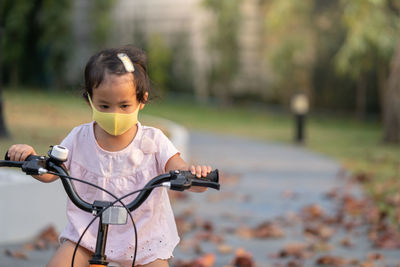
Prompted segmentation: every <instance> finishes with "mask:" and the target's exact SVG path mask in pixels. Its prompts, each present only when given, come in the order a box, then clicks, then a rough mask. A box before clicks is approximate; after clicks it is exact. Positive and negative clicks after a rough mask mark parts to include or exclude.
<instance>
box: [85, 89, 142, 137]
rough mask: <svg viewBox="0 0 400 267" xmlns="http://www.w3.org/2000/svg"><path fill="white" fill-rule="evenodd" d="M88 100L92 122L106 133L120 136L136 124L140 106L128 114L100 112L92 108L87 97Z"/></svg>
mask: <svg viewBox="0 0 400 267" xmlns="http://www.w3.org/2000/svg"><path fill="white" fill-rule="evenodd" d="M88 98H89V102H90V106H91V107H92V111H93V120H94V121H96V122H97V123H98V124H99V126H100V127H101V128H102V129H103V130H104V131H106V132H107V133H109V134H111V135H114V136H117V135H121V134H123V133H125V132H126V131H128V130H129V129H130V128H131V127H132V126H134V125H136V124H137V123H138V113H139V107H140V104H139V105H138V107H137V108H136V110H135V111H134V112H132V113H129V114H124V113H111V112H101V111H98V110H97V109H96V108H95V107H94V105H93V103H92V100H91V99H90V96H89V95H88Z"/></svg>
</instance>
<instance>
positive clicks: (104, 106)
mask: <svg viewBox="0 0 400 267" xmlns="http://www.w3.org/2000/svg"><path fill="white" fill-rule="evenodd" d="M100 107H101V108H102V109H107V108H108V106H107V105H100Z"/></svg>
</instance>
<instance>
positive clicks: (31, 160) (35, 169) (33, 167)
mask: <svg viewBox="0 0 400 267" xmlns="http://www.w3.org/2000/svg"><path fill="white" fill-rule="evenodd" d="M21 170H22V171H23V172H25V173H26V174H27V175H42V174H45V173H47V170H46V158H45V157H43V156H36V155H30V156H28V157H27V158H26V160H25V161H24V163H23V164H22V167H21Z"/></svg>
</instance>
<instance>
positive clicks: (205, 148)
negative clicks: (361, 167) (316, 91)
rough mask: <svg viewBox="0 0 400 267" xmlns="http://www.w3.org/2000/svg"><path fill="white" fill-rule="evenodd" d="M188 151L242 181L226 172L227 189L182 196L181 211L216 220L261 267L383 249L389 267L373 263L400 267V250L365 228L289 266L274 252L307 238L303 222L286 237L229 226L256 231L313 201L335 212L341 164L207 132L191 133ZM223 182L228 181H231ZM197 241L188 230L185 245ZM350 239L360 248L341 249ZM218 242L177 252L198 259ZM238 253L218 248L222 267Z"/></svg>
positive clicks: (339, 235) (227, 238) (361, 256)
mask: <svg viewBox="0 0 400 267" xmlns="http://www.w3.org/2000/svg"><path fill="white" fill-rule="evenodd" d="M190 149H191V152H192V159H193V161H195V162H198V163H210V164H212V166H215V167H217V168H219V169H220V170H221V171H222V172H225V173H228V174H237V176H238V177H239V180H238V181H237V183H235V182H233V183H229V179H228V178H229V177H232V178H234V177H235V176H232V175H228V178H227V179H225V180H224V181H222V188H221V191H219V192H216V191H213V190H209V191H208V192H207V193H205V194H190V198H189V199H188V200H185V201H180V202H179V201H176V202H177V203H176V204H175V205H174V206H175V210H176V215H177V216H179V214H180V213H182V212H184V211H187V210H188V209H189V210H193V211H194V212H195V213H194V214H193V216H195V217H197V218H198V219H199V220H207V221H210V222H212V225H213V226H214V233H215V235H220V234H221V235H222V237H223V239H224V241H223V244H224V246H225V245H228V246H230V247H232V248H234V249H237V248H244V249H245V250H246V251H248V252H250V253H251V254H252V255H253V258H254V260H255V261H256V263H257V266H258V267H264V266H315V265H316V264H315V262H316V259H317V258H320V257H321V256H323V255H334V256H338V257H342V258H348V259H358V260H359V261H360V262H361V261H363V260H365V259H366V257H367V255H368V254H370V253H372V252H377V253H381V254H382V255H384V257H385V261H386V263H385V264H383V263H382V262H375V265H374V266H399V265H397V264H399V263H400V251H399V250H397V251H396V250H391V251H390V250H389V251H380V250H374V249H373V248H372V247H371V244H370V243H369V242H368V239H367V237H366V231H365V229H364V231H363V232H358V233H356V234H355V235H352V236H351V237H350V236H348V233H347V232H345V231H344V230H343V231H342V230H340V229H338V230H336V231H335V234H334V235H333V237H332V238H331V240H330V242H329V244H330V245H332V250H330V251H321V253H316V254H314V255H313V256H312V257H310V258H309V259H306V260H303V261H300V262H301V264H302V265H287V264H289V262H288V261H287V260H286V261H283V260H280V259H276V258H275V259H274V258H273V257H271V256H270V255H273V254H275V255H276V254H277V253H278V252H279V251H281V250H282V249H283V247H284V246H285V245H287V244H290V243H294V242H295V243H296V242H297V243H299V242H305V241H306V240H305V237H304V234H303V227H304V225H302V224H298V223H297V224H296V223H295V222H293V223H294V226H291V227H284V229H283V230H284V231H285V234H286V235H285V236H284V237H282V238H277V239H271V238H269V239H254V238H245V235H244V236H243V234H241V235H240V234H239V235H238V234H237V232H234V231H228V230H227V229H235V228H236V229H238V228H239V229H240V228H241V227H244V226H245V227H253V228H255V227H256V226H257V225H260V224H261V223H263V222H266V221H273V220H274V219H276V218H277V217H282V216H287V215H288V214H289V215H290V214H293V213H297V214H298V213H299V211H300V210H301V209H303V208H304V207H305V206H308V205H311V204H318V205H319V207H321V208H322V209H323V210H324V211H325V212H326V213H333V212H334V211H335V210H336V204H335V202H333V201H332V200H330V199H328V198H327V197H326V193H328V192H330V191H331V190H332V189H334V188H344V187H346V183H345V179H344V178H343V177H340V176H342V175H339V174H340V173H341V167H340V166H339V165H338V163H337V162H335V161H333V160H331V159H329V158H327V157H324V156H321V155H318V154H316V153H312V152H310V151H308V150H306V149H304V148H302V147H298V146H291V145H283V144H276V143H267V142H265V143H264V142H263V143H261V142H257V141H251V140H246V139H242V138H235V137H228V136H218V135H210V134H204V133H191V146H190ZM224 182H227V183H226V185H224ZM351 191H352V193H353V194H355V195H357V196H359V195H360V193H361V192H360V191H359V190H358V188H357V187H356V188H353V189H352V190H351ZM210 200H211V201H210ZM292 216H293V215H292ZM289 218H291V217H289ZM293 218H295V217H293ZM286 223H287V222H286ZM289 224H290V222H289ZM200 237H201V236H200ZM191 238H194V239H196V238H199V236H196V235H195V234H193V235H192V236H190V233H189V234H188V235H187V236H184V237H183V242H182V243H185V240H187V239H188V240H190V239H191ZM344 238H349V239H351V241H352V242H353V243H354V246H353V247H352V248H349V247H343V246H341V245H340V242H341V240H343V239H344ZM188 243H189V244H190V242H188ZM218 246H220V245H218V244H214V243H213V242H202V243H200V244H197V245H196V248H195V250H190V249H189V250H187V248H186V247H183V248H182V249H178V250H177V252H176V257H177V258H184V259H191V258H195V257H196V251H197V252H198V251H201V252H202V253H206V252H211V253H216V251H217V250H218ZM321 250H323V249H321ZM197 257H198V255H197ZM233 258H234V256H233V254H231V253H227V254H219V253H216V266H218V267H220V266H226V265H228V264H230V263H232V259H233ZM386 264H387V265H386ZM395 264H396V265H395ZM352 266H358V265H352ZM368 266H371V265H368Z"/></svg>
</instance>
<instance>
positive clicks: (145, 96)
mask: <svg viewBox="0 0 400 267" xmlns="http://www.w3.org/2000/svg"><path fill="white" fill-rule="evenodd" d="M148 99H149V92H146V93H144V96H143V102H141V103H140V108H139V109H140V110H142V109H143V108H144V106H145V105H146V104H145V103H147V100H148Z"/></svg>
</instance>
